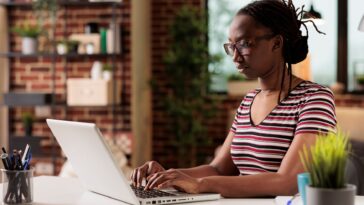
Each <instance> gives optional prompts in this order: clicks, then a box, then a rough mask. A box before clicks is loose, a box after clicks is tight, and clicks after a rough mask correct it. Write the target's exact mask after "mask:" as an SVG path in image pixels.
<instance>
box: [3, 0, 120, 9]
mask: <svg viewBox="0 0 364 205" xmlns="http://www.w3.org/2000/svg"><path fill="white" fill-rule="evenodd" d="M58 4H59V5H60V6H107V5H116V6H120V5H122V2H113V1H109V2H89V1H77V0H74V1H63V0H60V1H59V2H58ZM0 5H4V6H14V7H29V8H31V7H32V4H31V3H30V2H0Z"/></svg>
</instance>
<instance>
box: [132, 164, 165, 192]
mask: <svg viewBox="0 0 364 205" xmlns="http://www.w3.org/2000/svg"><path fill="white" fill-rule="evenodd" d="M162 171H165V169H164V168H163V167H162V165H160V164H159V163H158V162H156V161H149V162H146V163H145V164H144V165H142V166H140V167H138V168H136V169H134V171H133V174H132V175H131V177H130V178H131V180H132V182H133V185H134V186H137V187H140V186H141V185H142V181H143V179H147V177H148V176H150V175H152V174H155V173H158V172H162Z"/></svg>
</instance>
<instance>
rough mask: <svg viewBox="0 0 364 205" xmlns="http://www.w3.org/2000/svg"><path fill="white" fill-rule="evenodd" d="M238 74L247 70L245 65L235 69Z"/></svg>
mask: <svg viewBox="0 0 364 205" xmlns="http://www.w3.org/2000/svg"><path fill="white" fill-rule="evenodd" d="M236 68H237V69H238V71H239V72H240V73H242V72H244V70H245V69H247V68H249V67H248V66H247V65H238V66H237V67H236Z"/></svg>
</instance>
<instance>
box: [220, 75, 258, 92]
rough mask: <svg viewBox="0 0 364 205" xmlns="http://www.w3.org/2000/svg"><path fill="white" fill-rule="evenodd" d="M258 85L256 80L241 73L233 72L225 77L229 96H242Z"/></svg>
mask: <svg viewBox="0 0 364 205" xmlns="http://www.w3.org/2000/svg"><path fill="white" fill-rule="evenodd" d="M258 87H259V83H258V80H256V79H255V80H248V79H246V78H245V77H244V76H243V75H242V74H236V73H233V74H230V75H229V76H228V78H227V92H228V95H231V96H243V95H245V94H247V93H248V92H250V91H252V90H254V89H256V88H258Z"/></svg>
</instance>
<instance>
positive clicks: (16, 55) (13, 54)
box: [0, 52, 121, 59]
mask: <svg viewBox="0 0 364 205" xmlns="http://www.w3.org/2000/svg"><path fill="white" fill-rule="evenodd" d="M119 55H121V53H98V54H78V53H69V54H62V55H60V54H57V53H35V54H23V53H20V52H8V53H0V57H7V58H38V57H46V58H51V57H63V58H70V59H72V58H79V57H80V58H85V57H96V58H98V57H109V56H119Z"/></svg>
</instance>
